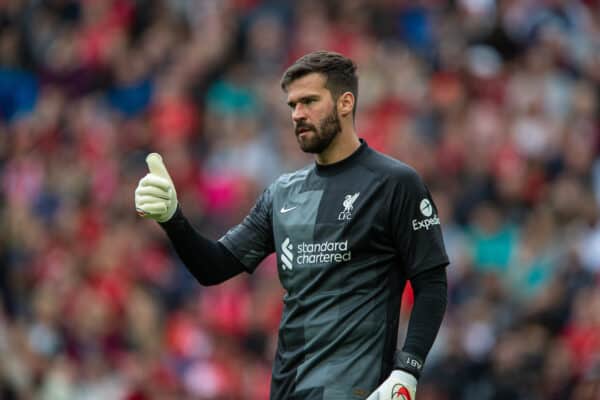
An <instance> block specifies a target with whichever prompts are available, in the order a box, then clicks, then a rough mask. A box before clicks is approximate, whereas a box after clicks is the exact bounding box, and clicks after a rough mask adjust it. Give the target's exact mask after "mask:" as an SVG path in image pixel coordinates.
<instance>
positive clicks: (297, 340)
mask: <svg viewBox="0 0 600 400" xmlns="http://www.w3.org/2000/svg"><path fill="white" fill-rule="evenodd" d="M220 242H221V243H222V244H223V245H225V247H227V249H229V250H230V251H231V252H232V253H233V254H234V256H235V257H237V258H238V259H239V260H240V262H241V263H242V264H243V265H245V266H246V267H247V269H248V270H249V271H250V272H252V271H254V269H255V268H256V266H257V265H258V264H259V263H260V262H261V260H263V259H264V258H265V257H266V256H267V255H269V254H270V253H272V252H274V251H276V252H277V265H278V270H279V279H280V280H281V283H282V285H283V287H284V288H285V290H286V291H287V293H286V294H285V296H284V299H283V301H284V310H283V315H282V318H281V325H280V331H279V341H278V347H277V354H276V357H275V362H274V365H273V378H272V383H271V399H272V400H293V399H302V400H312V399H315V400H317V399H318V400H334V399H335V400H338V399H339V400H347V399H364V398H366V397H367V396H368V395H369V394H370V392H371V391H373V390H374V389H375V388H376V387H377V385H378V383H379V382H381V381H382V379H383V378H384V377H387V375H388V374H389V373H390V371H391V366H392V362H393V359H392V358H393V355H394V351H395V350H396V340H397V334H398V318H399V308H400V299H401V294H402V291H403V289H404V285H405V283H406V280H407V279H410V278H411V277H413V276H414V275H416V274H418V273H419V272H421V271H424V270H427V269H430V268H434V267H437V266H440V265H446V264H448V258H447V256H446V252H445V249H444V244H443V241H442V234H441V229H440V221H439V218H438V216H437V211H436V207H435V205H434V203H433V201H432V199H431V196H430V194H429V191H428V190H427V188H426V187H425V185H424V184H423V183H422V181H421V179H420V178H419V177H418V175H417V174H416V172H415V171H414V170H413V169H411V168H410V167H408V166H407V165H405V164H403V163H401V162H399V161H397V160H394V159H392V158H389V157H387V156H385V155H383V154H381V153H378V152H376V151H374V150H372V149H370V148H369V147H368V146H367V144H366V143H365V142H362V144H361V146H360V148H359V149H358V150H357V151H356V152H355V153H354V154H352V155H351V156H350V157H348V158H346V159H345V160H342V161H340V162H338V163H336V164H332V165H327V166H319V165H316V164H315V165H311V166H309V167H306V168H304V169H301V170H299V171H296V172H294V173H291V174H286V175H283V176H281V177H280V178H279V179H278V180H277V181H275V182H274V183H273V184H272V185H271V186H270V187H269V188H268V189H267V190H265V191H264V193H263V194H262V196H261V197H260V198H259V200H258V201H257V203H256V205H255V206H254V208H253V209H252V211H251V212H250V214H249V215H248V216H247V217H246V218H245V219H244V221H243V222H242V223H241V224H240V225H238V226H236V227H234V228H233V229H231V230H230V231H229V232H227V234H225V236H223V237H222V238H221V239H220Z"/></svg>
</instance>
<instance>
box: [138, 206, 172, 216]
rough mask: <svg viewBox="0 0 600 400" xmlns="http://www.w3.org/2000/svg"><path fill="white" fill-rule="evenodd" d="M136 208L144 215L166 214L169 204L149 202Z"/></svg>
mask: <svg viewBox="0 0 600 400" xmlns="http://www.w3.org/2000/svg"><path fill="white" fill-rule="evenodd" d="M135 209H136V211H137V212H138V214H140V212H141V213H143V214H144V216H146V215H147V216H150V215H160V214H164V213H165V212H166V211H167V206H166V205H165V204H164V203H148V204H144V205H141V206H137V207H136V208H135Z"/></svg>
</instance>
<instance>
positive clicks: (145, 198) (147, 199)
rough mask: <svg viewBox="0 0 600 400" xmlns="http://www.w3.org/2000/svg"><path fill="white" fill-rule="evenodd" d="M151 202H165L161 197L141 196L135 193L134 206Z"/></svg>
mask: <svg viewBox="0 0 600 400" xmlns="http://www.w3.org/2000/svg"><path fill="white" fill-rule="evenodd" d="M152 203H163V204H166V203H167V202H166V201H165V200H164V199H161V198H159V197H156V196H142V195H140V194H136V195H135V205H136V206H143V205H144V204H152Z"/></svg>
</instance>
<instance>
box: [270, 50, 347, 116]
mask: <svg viewBox="0 0 600 400" xmlns="http://www.w3.org/2000/svg"><path fill="white" fill-rule="evenodd" d="M311 73H319V74H322V75H324V76H325V87H326V88H327V89H328V90H329V92H330V93H331V96H332V97H333V99H334V100H337V98H338V97H340V95H342V93H344V92H351V93H352V94H353V95H354V108H353V110H352V114H353V115H354V114H355V113H356V103H357V101H358V76H357V74H356V64H355V63H354V61H352V60H351V59H349V58H348V57H345V56H343V55H342V54H339V53H335V52H333V51H323V50H321V51H314V52H312V53H308V54H306V55H304V56H302V57H300V58H299V59H298V60H296V62H294V63H293V64H292V65H291V66H290V67H289V68H288V69H287V70H286V71H285V72H284V73H283V77H282V78H281V88H282V89H283V90H284V91H287V88H288V86H289V85H290V83H292V82H293V81H295V80H296V79H299V78H302V77H303V76H305V75H308V74H311Z"/></svg>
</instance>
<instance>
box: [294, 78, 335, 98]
mask: <svg viewBox="0 0 600 400" xmlns="http://www.w3.org/2000/svg"><path fill="white" fill-rule="evenodd" d="M325 83H326V78H325V76H324V75H323V74H319V73H316V72H313V73H310V74H307V75H304V76H303V77H300V78H298V79H295V80H293V81H292V82H291V83H290V84H289V85H288V87H287V98H288V100H295V99H299V98H301V97H304V96H310V95H315V94H323V92H326V91H327V88H326V87H325Z"/></svg>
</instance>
